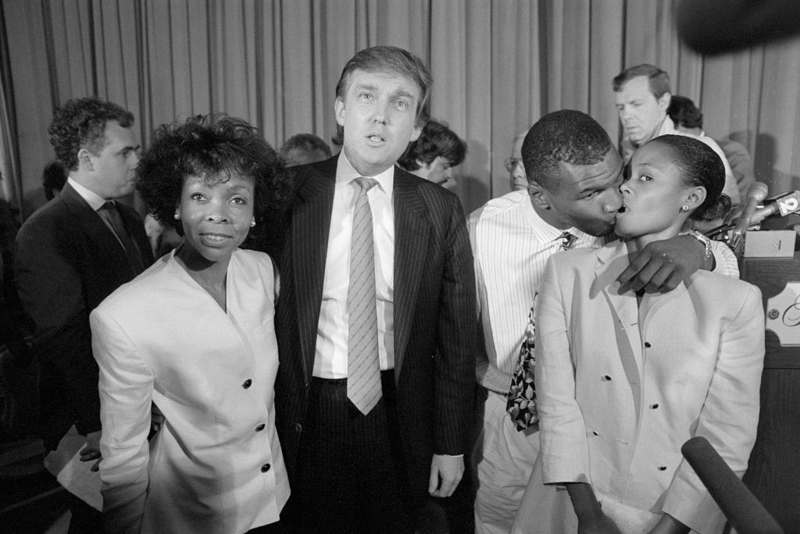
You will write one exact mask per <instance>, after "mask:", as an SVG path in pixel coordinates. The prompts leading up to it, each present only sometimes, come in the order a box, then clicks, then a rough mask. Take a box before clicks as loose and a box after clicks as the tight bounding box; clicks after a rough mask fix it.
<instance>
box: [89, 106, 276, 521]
mask: <svg viewBox="0 0 800 534" xmlns="http://www.w3.org/2000/svg"><path fill="white" fill-rule="evenodd" d="M137 170H138V182H137V187H138V190H139V192H140V194H141V195H142V198H143V199H144V201H145V203H146V204H147V206H148V210H149V211H150V212H151V213H152V214H153V215H154V216H155V217H156V218H157V219H159V220H160V221H161V222H162V223H166V224H170V225H172V226H174V227H175V228H176V229H177V230H178V232H179V233H181V234H182V235H183V236H184V240H183V243H182V244H181V245H180V246H179V247H178V248H177V249H176V250H174V251H173V252H172V253H170V254H168V255H166V256H164V257H162V258H161V259H160V260H158V261H156V263H155V265H153V266H152V267H151V268H150V269H148V270H147V271H145V272H144V273H142V274H141V275H140V276H139V277H137V278H136V279H135V280H133V281H132V282H130V283H128V284H126V285H124V286H122V287H120V288H119V289H118V290H117V291H115V292H114V293H113V294H111V295H110V296H109V297H108V298H107V299H106V300H105V301H104V302H103V303H102V304H101V305H100V306H99V307H98V308H96V309H95V310H94V312H93V313H92V315H91V318H90V319H91V326H92V338H93V350H94V355H95V358H96V359H97V363H98V365H99V367H100V399H101V421H102V426H103V433H102V439H101V442H100V446H101V452H102V455H103V459H102V461H101V463H100V477H101V479H102V483H103V486H102V493H103V515H104V521H105V524H106V527H107V530H108V531H109V532H114V533H128V532H130V533H138V532H143V533H149V532H154V533H156V532H157V533H172V532H187V533H188V532H191V533H203V532H207V533H214V534H218V533H231V534H235V533H243V532H248V531H251V530H255V529H257V530H258V532H272V531H278V529H279V528H280V527H281V525H280V523H279V519H280V512H281V509H282V508H283V506H284V504H285V503H286V501H287V499H288V497H289V485H288V479H287V476H286V470H285V467H284V463H283V456H282V454H281V447H280V443H279V442H278V437H277V434H276V432H275V413H274V403H273V396H274V393H273V384H274V381H275V375H276V372H277V369H278V352H277V351H278V349H277V342H276V339H275V330H274V327H273V316H274V304H275V299H276V295H277V291H278V285H277V276H276V272H275V271H274V268H273V264H272V261H271V260H270V258H269V256H267V255H266V254H263V253H259V252H252V251H245V250H240V249H238V247H239V245H241V244H242V242H243V241H244V240H245V238H246V237H247V236H248V233H249V232H250V231H251V229H252V228H253V227H257V225H258V224H259V223H261V222H263V220H264V218H265V217H266V214H267V213H268V210H272V209H275V207H276V206H277V203H278V201H279V196H280V195H279V191H281V190H282V188H283V187H284V186H283V184H285V178H284V177H283V176H284V175H283V172H282V170H281V163H280V160H279V158H278V156H277V154H276V153H275V152H274V151H273V150H272V149H271V148H270V147H269V145H267V143H266V142H265V141H264V140H263V138H261V137H260V135H259V133H258V132H257V131H256V130H255V129H254V128H253V127H251V126H250V125H248V124H247V123H246V122H244V121H241V120H238V119H231V118H228V117H225V116H216V117H215V116H211V117H200V116H198V117H196V118H192V119H190V120H188V121H187V122H186V123H185V124H174V125H165V126H162V127H161V128H159V129H158V130H157V131H156V133H155V135H154V139H153V143H152V146H151V148H150V149H149V150H148V151H147V152H146V153H145V154H144V156H143V157H142V159H141V161H140V162H139V167H138V169H137ZM151 407H152V411H153V412H154V413H157V414H160V416H158V417H153V419H156V420H157V421H159V420H160V421H161V424H160V425H157V426H160V428H159V430H158V431H157V432H155V434H154V435H153V436H152V437H151V438H150V439H149V440H148V434H149V433H150V432H151ZM161 416H163V417H161ZM157 421H156V422H157Z"/></svg>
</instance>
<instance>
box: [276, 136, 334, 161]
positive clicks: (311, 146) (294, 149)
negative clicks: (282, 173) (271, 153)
mask: <svg viewBox="0 0 800 534" xmlns="http://www.w3.org/2000/svg"><path fill="white" fill-rule="evenodd" d="M281 157H282V158H283V160H284V161H285V162H286V166H287V167H294V166H295V165H305V164H307V163H314V162H316V161H323V160H326V159H328V158H330V157H331V149H330V147H329V146H328V144H327V143H326V142H325V141H324V140H323V139H321V138H319V137H317V136H316V135H314V134H309V133H305V134H297V135H293V136H292V137H290V138H289V139H287V140H286V142H285V143H284V144H283V146H282V147H281Z"/></svg>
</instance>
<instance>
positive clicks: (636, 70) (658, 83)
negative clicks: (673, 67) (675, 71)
mask: <svg viewBox="0 0 800 534" xmlns="http://www.w3.org/2000/svg"><path fill="white" fill-rule="evenodd" d="M639 76H647V78H648V80H649V82H650V92H651V93H653V96H654V97H656V100H658V99H659V98H661V97H662V96H664V94H665V93H671V92H672V91H671V90H670V87H669V74H667V71H664V70H661V69H659V68H658V67H656V66H655V65H649V64H647V63H643V64H641V65H636V66H635V67H630V68H628V69H625V70H623V71H622V72H620V73H619V74H618V75H617V76H615V77H614V80H613V81H612V83H611V86H612V87H613V88H614V92H615V93H619V92H620V91H622V86H623V85H625V84H626V83H628V82H629V81H631V80H632V79H634V78H638V77H639Z"/></svg>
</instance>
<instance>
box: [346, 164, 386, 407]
mask: <svg viewBox="0 0 800 534" xmlns="http://www.w3.org/2000/svg"><path fill="white" fill-rule="evenodd" d="M353 183H354V184H355V186H356V188H357V191H356V205H355V210H354V211H353V237H352V241H351V243H350V287H349V288H348V290H347V314H348V317H349V323H348V331H349V336H348V344H347V347H348V349H347V398H348V399H350V401H351V402H352V403H353V404H354V405H355V406H356V408H358V409H359V411H360V412H361V413H363V414H364V415H366V414H368V413H369V412H370V411H371V410H372V408H374V407H375V405H376V404H378V401H379V400H380V399H381V395H382V391H381V370H380V363H379V360H378V313H377V311H376V307H375V301H376V293H375V244H374V240H373V235H372V211H371V210H370V207H369V201H368V199H367V191H369V190H370V188H371V187H373V186H374V185H376V184H377V182H376V181H375V180H373V179H371V178H356V179H355V180H353Z"/></svg>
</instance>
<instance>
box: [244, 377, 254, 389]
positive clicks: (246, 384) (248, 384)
mask: <svg viewBox="0 0 800 534" xmlns="http://www.w3.org/2000/svg"><path fill="white" fill-rule="evenodd" d="M252 385H253V381H252V380H250V379H249V378H248V379H247V380H245V381H244V383H243V384H242V387H243V388H244V389H247V388H249V387H250V386H252Z"/></svg>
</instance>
